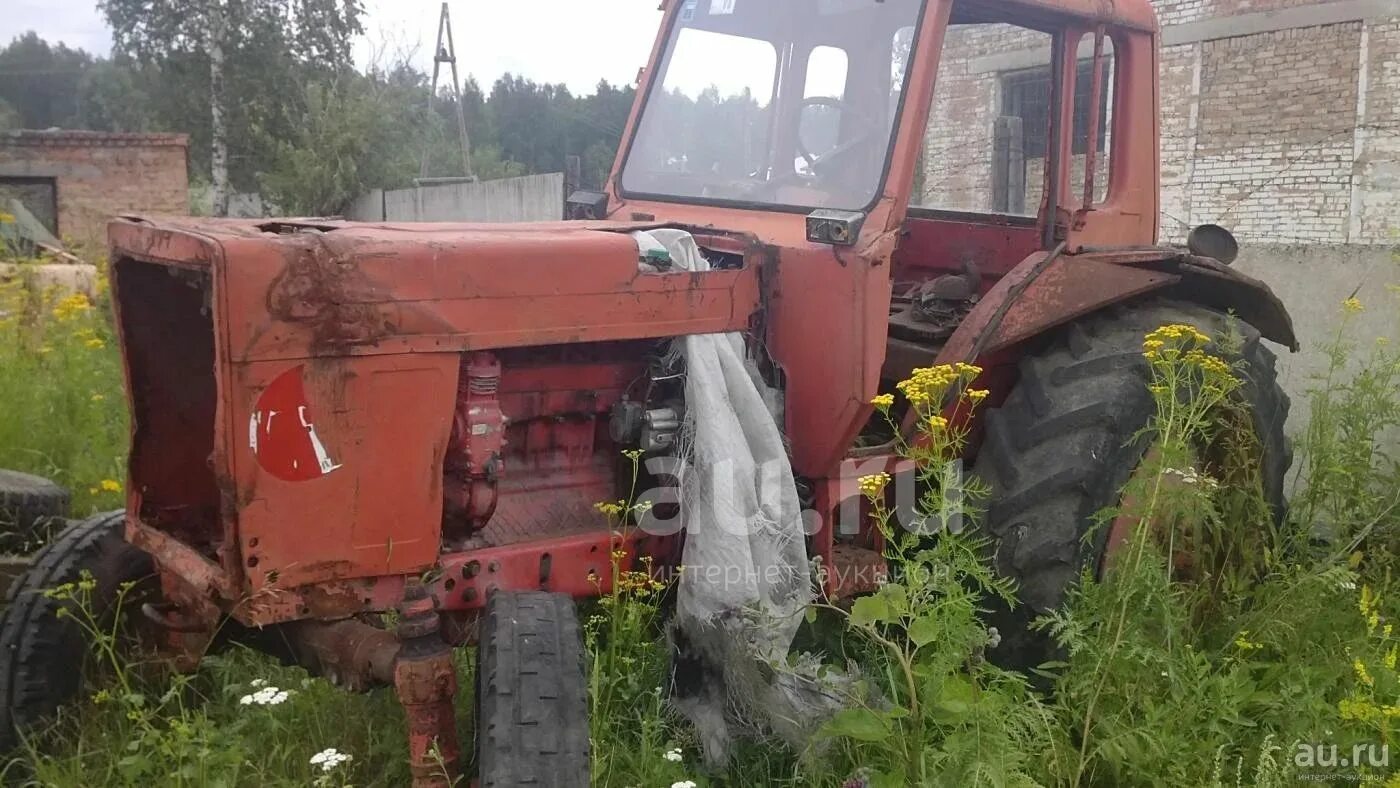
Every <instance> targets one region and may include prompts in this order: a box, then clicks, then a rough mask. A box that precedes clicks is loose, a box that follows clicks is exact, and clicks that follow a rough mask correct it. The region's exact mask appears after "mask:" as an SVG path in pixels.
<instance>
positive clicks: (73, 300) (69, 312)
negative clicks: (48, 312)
mask: <svg viewBox="0 0 1400 788" xmlns="http://www.w3.org/2000/svg"><path fill="white" fill-rule="evenodd" d="M89 309H92V302H91V301H89V300H88V297H87V296H85V295H83V294H82V293H74V294H72V295H70V296H66V297H64V298H63V299H62V300H60V301H59V302H58V303H57V304H55V305H54V308H53V316H54V317H55V318H56V319H58V320H59V322H66V321H68V320H72V319H73V318H75V317H77V316H78V315H80V314H82V313H83V312H86V311H88V310H89Z"/></svg>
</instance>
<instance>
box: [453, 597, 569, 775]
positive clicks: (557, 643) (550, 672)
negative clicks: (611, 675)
mask: <svg viewBox="0 0 1400 788" xmlns="http://www.w3.org/2000/svg"><path fill="white" fill-rule="evenodd" d="M476 653H477V670H476V708H477V719H476V765H477V774H478V782H479V784H480V785H481V786H482V788H503V787H504V786H531V788H579V787H580V786H587V785H589V754H588V685H587V682H586V679H585V677H584V652H583V640H582V638H581V636H580V628H579V623H578V614H577V613H576V612H575V609H574V601H573V600H572V599H571V598H569V596H568V595H567V594H551V593H546V592H542V591H521V592H509V591H495V592H492V594H491V596H490V598H489V599H487V601H486V612H485V614H484V615H483V616H482V619H481V633H480V637H479V639H478V643H477V652H476Z"/></svg>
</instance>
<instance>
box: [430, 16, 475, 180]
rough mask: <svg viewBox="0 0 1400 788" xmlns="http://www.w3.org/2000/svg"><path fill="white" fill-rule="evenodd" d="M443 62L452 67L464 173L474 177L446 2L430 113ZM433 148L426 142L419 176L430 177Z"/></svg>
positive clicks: (435, 56) (440, 22) (440, 21)
mask: <svg viewBox="0 0 1400 788" xmlns="http://www.w3.org/2000/svg"><path fill="white" fill-rule="evenodd" d="M443 63H446V64H448V65H449V66H451V67H452V96H453V98H455V99H456V100H457V133H458V135H460V137H461V139H462V174H463V175H465V176H466V177H467V178H473V175H472V149H471V140H470V139H469V138H468V137H467V113H466V108H464V107H463V106H462V83H461V81H460V80H458V78H457V47H456V46H455V45H454V44H453V43H452V16H451V14H449V13H448V12H447V3H445V2H444V3H443V4H442V15H441V16H439V17H438V34H437V46H435V47H433V84H432V85H431V86H430V88H429V91H428V112H429V113H431V112H432V111H433V99H435V98H436V97H437V87H438V75H439V73H441V71H442V64H443ZM431 150H432V144H431V143H425V146H424V148H423V165H422V167H421V168H419V177H422V178H427V177H428V154H429V151H431Z"/></svg>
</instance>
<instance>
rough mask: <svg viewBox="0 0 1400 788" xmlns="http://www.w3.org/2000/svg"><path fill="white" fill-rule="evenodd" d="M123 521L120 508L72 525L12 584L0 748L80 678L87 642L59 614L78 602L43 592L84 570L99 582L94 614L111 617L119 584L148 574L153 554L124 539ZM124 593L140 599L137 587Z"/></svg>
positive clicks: (0, 643)
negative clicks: (130, 591)
mask: <svg viewBox="0 0 1400 788" xmlns="http://www.w3.org/2000/svg"><path fill="white" fill-rule="evenodd" d="M122 523H123V513H122V512H110V513H107V514H99V515H97V516H95V517H92V518H89V519H87V520H83V521H81V522H76V523H73V524H71V525H69V526H68V528H66V529H65V530H64V531H62V532H61V533H60V534H59V535H58V538H56V539H55V540H54V541H53V542H52V543H51V544H49V545H48V546H46V547H44V548H43V549H42V550H40V551H39V552H38V553H36V554H35V555H34V558H33V560H32V562H31V563H30V566H29V569H28V570H27V571H26V572H25V573H24V574H23V575H21V576H20V577H19V579H18V580H16V581H15V583H14V585H13V586H11V587H10V593H9V597H8V598H7V600H6V605H5V610H4V612H3V613H0V752H9V751H10V750H12V749H14V747H15V745H16V744H18V742H19V734H20V732H21V731H22V730H24V729H26V728H29V727H31V726H33V725H34V724H36V723H39V722H41V721H43V720H44V719H46V718H48V717H50V716H52V715H53V713H54V712H55V711H56V710H57V709H58V707H59V706H60V705H62V704H64V703H66V702H68V701H70V700H72V699H73V698H75V697H76V696H77V694H78V692H79V690H80V689H81V687H82V685H83V667H84V662H85V660H86V658H87V655H88V653H89V651H88V643H87V641H86V638H85V637H84V634H83V631H82V629H81V627H80V626H79V625H78V623H77V622H76V621H74V620H73V618H72V617H70V616H63V617H60V616H59V615H58V611H59V610H61V609H63V608H65V607H70V606H71V605H72V604H73V603H72V602H68V601H64V600H60V599H53V598H50V597H48V596H46V595H45V594H44V592H45V591H47V590H49V589H52V588H57V587H58V586H61V585H63V584H65V583H76V582H78V581H79V580H80V578H81V577H82V574H83V572H84V571H86V572H88V573H90V574H91V575H92V578H93V580H94V581H96V586H95V587H94V588H93V590H92V594H91V606H92V613H93V614H94V615H95V616H96V617H97V619H98V620H99V621H107V622H110V621H111V620H112V617H113V616H115V615H116V614H117V612H118V611H117V610H116V606H117V602H118V600H119V599H123V595H122V586H123V585H124V584H126V583H137V582H139V581H141V580H142V579H143V578H148V577H150V576H151V573H152V564H151V560H150V557H149V556H148V555H146V554H145V553H144V552H142V551H141V550H139V549H137V548H135V547H132V546H131V545H129V544H127V543H126V541H125V540H124V539H123V537H122ZM125 599H126V600H128V601H133V602H134V601H136V597H135V595H134V594H133V595H128V596H127V597H125Z"/></svg>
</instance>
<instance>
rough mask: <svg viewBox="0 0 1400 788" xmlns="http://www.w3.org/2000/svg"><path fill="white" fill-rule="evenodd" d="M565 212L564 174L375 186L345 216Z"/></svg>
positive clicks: (468, 217)
mask: <svg viewBox="0 0 1400 788" xmlns="http://www.w3.org/2000/svg"><path fill="white" fill-rule="evenodd" d="M563 215H564V175H563V173H548V174H545V175H526V176H524V177H520V178H504V179H501V180H495V181H481V182H478V183H457V184H447V185H441V186H424V187H420V188H415V189H396V190H393V191H379V190H377V189H376V190H375V191H373V192H370V193H369V194H366V195H364V196H362V197H360V198H359V199H357V200H355V201H354V202H353V203H351V204H350V206H349V207H347V208H346V210H345V217H346V218H347V219H352V220H355V221H362V222H377V221H390V222H539V221H552V220H555V219H561V218H563Z"/></svg>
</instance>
